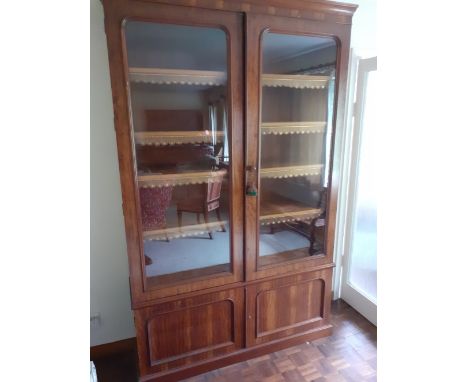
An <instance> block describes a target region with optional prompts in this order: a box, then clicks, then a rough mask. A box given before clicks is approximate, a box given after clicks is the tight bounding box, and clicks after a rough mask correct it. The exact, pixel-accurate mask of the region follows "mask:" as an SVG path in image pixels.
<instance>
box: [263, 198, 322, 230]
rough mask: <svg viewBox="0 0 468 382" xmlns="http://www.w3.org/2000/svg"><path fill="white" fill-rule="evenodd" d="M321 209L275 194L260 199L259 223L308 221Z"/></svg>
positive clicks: (317, 214) (316, 215)
mask: <svg viewBox="0 0 468 382" xmlns="http://www.w3.org/2000/svg"><path fill="white" fill-rule="evenodd" d="M322 212H323V211H322V210H321V209H320V208H311V207H310V206H308V205H306V204H303V203H300V202H297V201H294V200H291V199H287V198H285V197H282V196H279V195H276V196H275V197H274V198H272V197H269V198H263V199H260V225H270V224H280V223H287V222H292V221H305V222H307V221H310V220H312V219H314V218H316V217H318V216H320V214H321V213H322Z"/></svg>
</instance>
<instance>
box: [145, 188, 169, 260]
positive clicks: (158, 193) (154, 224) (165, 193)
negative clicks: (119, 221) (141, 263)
mask: <svg viewBox="0 0 468 382" xmlns="http://www.w3.org/2000/svg"><path fill="white" fill-rule="evenodd" d="M172 188H173V187H172V186H168V187H157V188H156V187H155V188H143V187H140V188H139V192H140V211H141V222H142V225H143V231H153V230H158V229H166V228H167V226H166V212H167V209H168V208H169V204H170V203H171V199H172ZM166 241H167V242H169V237H168V236H167V233H166ZM151 263H152V261H151V259H150V258H149V257H148V256H147V255H146V254H145V264H146V265H149V264H151Z"/></svg>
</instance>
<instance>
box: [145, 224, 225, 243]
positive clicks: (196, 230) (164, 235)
mask: <svg viewBox="0 0 468 382" xmlns="http://www.w3.org/2000/svg"><path fill="white" fill-rule="evenodd" d="M223 227H225V228H226V229H228V228H227V227H228V221H227V220H223V221H214V222H210V223H207V224H206V223H202V224H193V225H186V226H182V227H172V228H162V229H157V230H152V231H143V240H167V239H169V240H170V239H176V238H180V237H187V236H199V235H204V234H208V232H210V231H211V232H213V231H222V229H223Z"/></svg>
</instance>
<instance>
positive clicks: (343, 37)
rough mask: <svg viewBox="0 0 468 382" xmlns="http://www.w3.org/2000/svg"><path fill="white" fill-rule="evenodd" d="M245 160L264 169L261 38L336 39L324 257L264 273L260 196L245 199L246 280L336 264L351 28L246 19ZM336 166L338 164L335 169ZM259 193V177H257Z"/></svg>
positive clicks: (267, 18) (281, 19) (285, 19)
mask: <svg viewBox="0 0 468 382" xmlns="http://www.w3.org/2000/svg"><path fill="white" fill-rule="evenodd" d="M245 28H246V52H248V54H246V63H245V69H246V102H245V104H246V110H245V116H246V142H247V145H246V159H245V164H246V166H247V167H250V168H256V169H258V168H259V124H260V113H261V109H260V107H261V83H260V73H261V53H262V52H261V38H262V34H263V32H264V31H265V30H270V31H272V32H275V33H285V34H299V35H311V36H323V37H331V38H333V39H334V40H335V41H336V44H337V56H336V81H335V84H336V85H335V99H334V109H335V110H334V113H333V121H332V123H333V124H332V126H333V131H332V139H331V148H330V150H331V151H330V173H329V181H328V185H329V187H328V198H327V200H328V205H327V224H326V227H327V230H326V238H327V239H326V244H325V251H326V253H325V256H317V257H312V256H311V257H307V258H305V259H301V260H300V261H297V260H296V261H291V262H285V263H281V264H278V265H277V266H274V267H269V268H265V269H261V270H259V269H258V267H257V258H258V247H259V226H258V222H259V208H258V205H259V203H258V197H252V196H246V198H245V199H246V200H245V209H246V211H245V216H246V220H245V239H246V240H245V267H246V278H247V281H250V280H256V279H262V278H265V277H271V276H279V275H283V274H291V273H299V272H303V271H305V270H311V269H314V268H316V267H319V266H323V265H326V264H332V263H333V250H334V239H335V221H336V206H337V196H338V185H339V178H340V168H339V163H340V162H339V153H340V152H341V145H342V133H343V127H344V117H345V100H346V86H347V75H348V73H347V67H348V66H347V63H348V57H349V45H350V34H351V33H350V32H351V25H345V24H335V23H326V22H319V21H311V20H303V19H293V18H288V17H278V16H270V15H260V14H247V15H246V23H245ZM334 164H336V165H334ZM256 181H257V184H256V186H257V189H259V183H260V180H259V172H258V171H257V174H256Z"/></svg>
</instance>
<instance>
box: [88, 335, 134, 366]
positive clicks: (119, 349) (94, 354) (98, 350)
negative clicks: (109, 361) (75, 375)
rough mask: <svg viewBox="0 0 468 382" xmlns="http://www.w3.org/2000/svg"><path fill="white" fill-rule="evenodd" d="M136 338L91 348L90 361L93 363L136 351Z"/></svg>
mask: <svg viewBox="0 0 468 382" xmlns="http://www.w3.org/2000/svg"><path fill="white" fill-rule="evenodd" d="M136 347H137V346H136V338H135V337H131V338H127V339H126V340H121V341H116V342H111V343H108V344H102V345H97V346H91V348H90V359H91V360H92V361H93V360H95V359H98V358H103V357H108V356H110V355H113V354H118V353H126V352H129V351H132V350H136Z"/></svg>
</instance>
